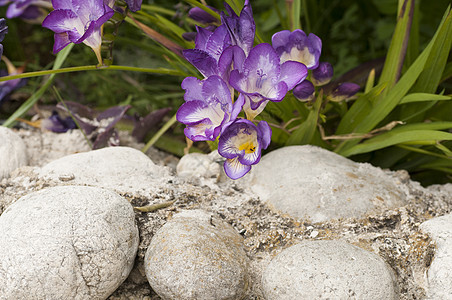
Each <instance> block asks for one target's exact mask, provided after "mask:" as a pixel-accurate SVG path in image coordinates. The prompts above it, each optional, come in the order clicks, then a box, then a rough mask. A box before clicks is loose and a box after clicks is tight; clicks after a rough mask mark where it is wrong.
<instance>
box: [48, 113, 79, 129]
mask: <svg viewBox="0 0 452 300" xmlns="http://www.w3.org/2000/svg"><path fill="white" fill-rule="evenodd" d="M41 127H42V128H44V129H46V130H49V131H52V132H56V133H64V132H67V131H69V130H71V129H75V128H77V125H76V124H75V122H74V120H72V118H71V117H66V118H65V119H63V118H61V117H60V115H59V114H58V112H56V111H53V112H52V115H51V116H50V117H48V118H47V119H44V120H42V122H41Z"/></svg>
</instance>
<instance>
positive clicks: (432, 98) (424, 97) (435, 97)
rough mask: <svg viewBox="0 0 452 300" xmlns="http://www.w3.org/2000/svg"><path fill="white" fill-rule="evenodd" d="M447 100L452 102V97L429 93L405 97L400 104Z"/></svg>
mask: <svg viewBox="0 0 452 300" xmlns="http://www.w3.org/2000/svg"><path fill="white" fill-rule="evenodd" d="M445 100H452V97H451V96H443V95H437V94H429V93H412V94H408V95H406V96H405V97H403V98H402V100H400V102H399V104H406V103H412V102H421V101H445Z"/></svg>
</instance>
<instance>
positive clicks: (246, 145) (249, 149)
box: [239, 142, 256, 154]
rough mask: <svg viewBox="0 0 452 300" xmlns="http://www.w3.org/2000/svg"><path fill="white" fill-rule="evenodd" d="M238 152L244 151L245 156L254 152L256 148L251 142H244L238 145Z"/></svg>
mask: <svg viewBox="0 0 452 300" xmlns="http://www.w3.org/2000/svg"><path fill="white" fill-rule="evenodd" d="M239 150H240V151H242V150H245V154H251V153H254V151H256V146H254V144H253V142H246V143H243V144H241V145H240V147H239Z"/></svg>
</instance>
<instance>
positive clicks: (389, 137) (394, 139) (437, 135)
mask: <svg viewBox="0 0 452 300" xmlns="http://www.w3.org/2000/svg"><path fill="white" fill-rule="evenodd" d="M441 140H452V133H448V132H444V131H437V130H410V131H402V132H392V131H390V132H387V133H384V134H381V135H379V136H377V137H374V138H372V139H369V140H367V141H365V142H364V143H362V144H359V145H356V146H353V147H351V148H349V149H347V150H346V151H344V152H343V153H341V154H342V155H344V156H351V155H356V154H361V153H367V152H371V151H375V150H378V149H382V148H386V147H389V146H393V145H397V144H402V143H406V142H416V141H431V143H432V144H433V143H434V142H436V141H441Z"/></svg>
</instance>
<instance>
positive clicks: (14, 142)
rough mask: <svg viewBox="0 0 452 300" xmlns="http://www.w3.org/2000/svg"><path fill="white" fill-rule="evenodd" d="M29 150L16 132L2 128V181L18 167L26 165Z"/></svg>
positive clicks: (0, 166) (0, 153) (0, 127)
mask: <svg viewBox="0 0 452 300" xmlns="http://www.w3.org/2000/svg"><path fill="white" fill-rule="evenodd" d="M27 162H28V159H27V149H26V147H25V144H24V141H23V140H22V139H21V137H20V136H18V135H17V134H16V133H15V132H14V131H12V130H11V129H9V128H6V127H3V126H0V180H1V179H2V178H6V177H9V174H10V173H11V172H12V171H14V170H15V169H17V168H18V167H21V166H24V165H26V164H27Z"/></svg>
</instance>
